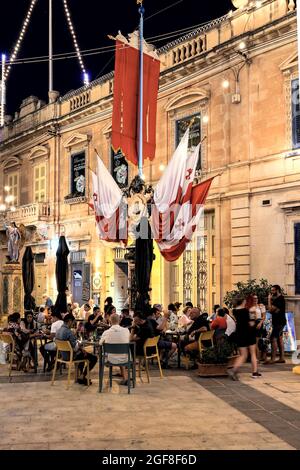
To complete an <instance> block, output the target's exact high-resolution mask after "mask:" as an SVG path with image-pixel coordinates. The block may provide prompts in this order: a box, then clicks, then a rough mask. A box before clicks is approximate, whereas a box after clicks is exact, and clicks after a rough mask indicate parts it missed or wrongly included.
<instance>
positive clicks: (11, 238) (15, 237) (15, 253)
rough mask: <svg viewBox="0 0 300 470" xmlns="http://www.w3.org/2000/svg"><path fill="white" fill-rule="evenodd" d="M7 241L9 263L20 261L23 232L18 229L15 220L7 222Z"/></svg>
mask: <svg viewBox="0 0 300 470" xmlns="http://www.w3.org/2000/svg"><path fill="white" fill-rule="evenodd" d="M5 229H6V236H7V238H8V241H7V252H8V256H7V262H8V263H18V261H19V254H20V244H21V238H22V236H21V232H20V230H19V229H18V227H17V225H16V223H15V222H12V223H11V225H7V224H5Z"/></svg>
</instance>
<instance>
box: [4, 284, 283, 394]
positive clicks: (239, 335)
mask: <svg viewBox="0 0 300 470" xmlns="http://www.w3.org/2000/svg"><path fill="white" fill-rule="evenodd" d="M68 300H70V302H69V303H68V308H67V312H58V311H57V310H56V309H55V307H54V305H53V302H52V300H51V299H50V298H49V296H45V298H44V304H43V305H42V306H40V307H39V308H38V309H37V311H35V312H31V311H27V312H25V315H24V318H23V319H21V316H20V314H19V313H18V312H15V313H12V314H11V315H9V317H8V325H7V328H6V331H8V332H10V333H11V334H12V335H13V336H14V339H15V344H16V357H17V367H18V369H20V370H24V371H28V370H29V369H30V367H33V361H34V347H33V340H34V339H40V340H41V346H40V353H41V355H42V356H43V357H44V358H45V356H46V355H47V359H48V360H47V363H48V369H47V370H48V371H50V370H51V369H52V368H53V365H54V360H55V355H56V344H55V339H59V340H65V341H69V342H70V344H71V346H72V348H73V349H74V353H75V358H76V359H81V358H83V357H85V358H87V359H88V360H89V363H90V370H91V369H92V368H93V367H94V366H95V364H96V362H97V357H96V356H95V355H94V354H91V353H89V352H87V351H86V350H85V349H84V347H83V345H82V344H83V341H84V340H90V341H94V342H97V343H98V342H100V344H103V343H104V342H106V343H129V342H135V345H136V354H137V356H143V355H144V350H143V347H144V344H145V341H146V340H147V339H148V338H153V337H159V339H158V349H159V351H160V355H161V362H162V367H163V368H169V367H170V359H171V358H172V357H173V356H174V355H175V354H176V353H177V354H178V353H179V354H183V355H184V356H188V357H189V358H191V359H193V360H194V366H193V367H194V368H196V367H197V359H198V357H199V337H200V335H201V333H203V332H206V331H209V330H214V341H215V343H219V344H220V343H222V341H224V340H225V341H228V342H229V343H231V344H232V345H233V346H234V348H235V349H236V350H238V352H239V355H238V357H237V359H236V362H235V364H234V367H233V369H230V370H229V371H228V373H229V375H230V377H231V378H232V379H233V380H237V379H238V372H239V370H240V367H241V366H242V364H243V363H244V362H245V361H246V360H247V358H248V357H249V355H250V357H251V364H252V377H253V378H256V377H260V376H261V374H260V372H259V371H258V363H259V360H261V361H263V362H264V363H265V364H274V363H275V362H280V363H283V362H285V359H284V345H283V329H284V327H285V324H286V316H285V299H284V296H283V295H282V293H281V289H280V287H279V286H277V285H274V286H273V287H272V289H271V292H270V294H269V297H268V300H267V301H265V302H264V303H263V299H259V298H258V297H257V295H255V294H253V295H248V296H244V297H243V296H237V297H236V298H235V299H234V305H233V308H232V309H231V310H229V309H228V308H227V307H226V306H220V305H215V306H214V311H213V313H212V314H211V315H209V314H208V313H205V312H202V311H201V309H200V308H198V307H194V306H193V304H192V303H191V302H187V303H186V305H185V306H182V304H181V303H179V302H175V303H170V304H169V305H168V306H167V308H164V307H163V305H161V304H154V305H153V306H150V305H148V306H147V308H145V311H131V310H129V309H128V308H123V309H122V311H121V315H119V314H118V313H117V311H116V308H115V306H114V305H113V299H112V298H111V297H108V298H107V299H106V300H105V303H104V309H103V311H101V309H100V307H99V306H98V305H94V304H93V302H92V301H90V302H88V303H85V304H83V305H82V306H81V307H79V305H78V304H76V303H72V301H71V298H69V299H68ZM267 311H269V312H270V314H271V316H272V328H271V330H270V329H268V330H267V328H266V312H267ZM269 343H271V351H272V352H271V359H270V360H267V350H268V344H269ZM277 349H279V359H278V360H276V356H277ZM112 360H114V361H115V362H114V363H115V364H116V365H118V364H121V363H122V362H123V361H124V358H123V357H115V358H112ZM81 372H82V373H81V376H79V378H78V382H79V383H81V384H84V385H86V384H87V379H86V376H85V371H84V369H82V370H81ZM120 372H121V376H122V383H123V384H124V385H126V384H127V378H126V371H125V370H124V368H123V367H121V370H120Z"/></svg>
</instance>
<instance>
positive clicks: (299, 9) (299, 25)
mask: <svg viewBox="0 0 300 470" xmlns="http://www.w3.org/2000/svg"><path fill="white" fill-rule="evenodd" d="M298 3H299V2H297V36H298V72H299V75H298V76H299V88H300V5H299V6H298Z"/></svg>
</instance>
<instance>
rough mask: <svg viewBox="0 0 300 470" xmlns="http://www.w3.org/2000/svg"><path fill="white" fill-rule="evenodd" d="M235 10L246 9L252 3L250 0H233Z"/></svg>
mask: <svg viewBox="0 0 300 470" xmlns="http://www.w3.org/2000/svg"><path fill="white" fill-rule="evenodd" d="M232 3H233V5H234V6H235V8H245V7H246V6H248V4H249V3H250V2H249V0H232Z"/></svg>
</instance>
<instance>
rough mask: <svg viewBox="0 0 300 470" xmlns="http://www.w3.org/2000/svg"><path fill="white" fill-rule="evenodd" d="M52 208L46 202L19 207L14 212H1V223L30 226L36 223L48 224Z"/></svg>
mask: <svg viewBox="0 0 300 470" xmlns="http://www.w3.org/2000/svg"><path fill="white" fill-rule="evenodd" d="M51 212H52V210H51V207H50V204H49V203H46V202H36V203H34V204H27V205H25V206H18V207H17V208H16V209H15V210H14V211H11V210H7V211H5V212H2V213H1V212H0V222H2V223H3V222H16V224H24V225H30V224H34V223H36V222H48V221H49V219H50V217H51V215H52V214H51Z"/></svg>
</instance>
